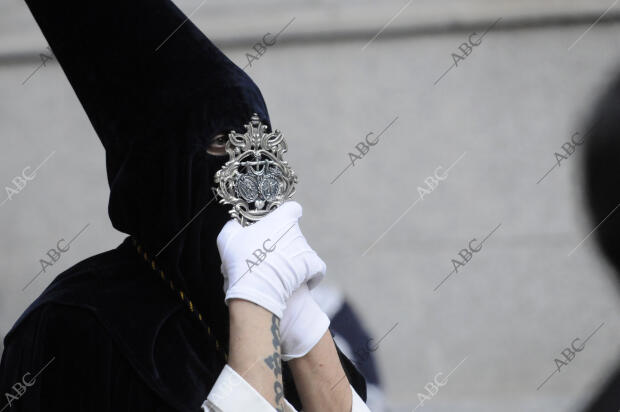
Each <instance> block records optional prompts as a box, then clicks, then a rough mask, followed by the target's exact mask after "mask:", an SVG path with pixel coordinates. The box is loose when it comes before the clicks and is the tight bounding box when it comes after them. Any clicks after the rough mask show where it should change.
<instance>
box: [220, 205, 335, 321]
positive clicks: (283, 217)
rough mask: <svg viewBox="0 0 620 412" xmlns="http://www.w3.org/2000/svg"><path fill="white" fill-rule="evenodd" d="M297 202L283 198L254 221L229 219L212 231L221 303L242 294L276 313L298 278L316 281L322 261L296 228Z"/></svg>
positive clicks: (279, 314)
mask: <svg viewBox="0 0 620 412" xmlns="http://www.w3.org/2000/svg"><path fill="white" fill-rule="evenodd" d="M301 212H302V209H301V205H300V204H299V203H297V202H292V201H291V202H286V203H284V204H282V205H280V206H279V207H278V208H277V209H276V210H274V211H273V212H271V213H269V214H268V215H267V216H265V217H264V218H262V219H261V220H259V221H258V222H256V223H254V224H252V225H250V226H246V227H242V226H241V225H240V224H239V223H238V222H237V221H236V220H234V219H232V220H230V221H228V223H226V225H224V227H223V228H222V231H221V232H220V233H219V235H218V237H217V247H218V250H219V252H220V258H221V260H222V267H221V270H222V274H223V275H224V292H225V293H226V303H228V301H229V300H230V299H235V298H236V299H244V300H248V301H250V302H254V303H256V304H257V305H260V306H262V307H264V308H265V309H267V310H268V311H270V312H271V313H273V314H274V315H276V316H277V317H279V318H282V315H283V312H284V308H285V307H286V301H287V300H288V299H289V298H290V297H291V295H292V294H293V292H294V291H295V290H297V289H298V288H299V287H300V286H301V285H302V284H304V283H308V286H309V287H310V288H313V287H314V286H316V285H317V284H318V283H319V282H320V281H321V280H322V279H323V277H324V276H325V270H326V266H325V263H324V262H323V261H322V260H321V258H319V256H318V255H317V254H316V253H315V252H314V250H312V248H310V246H309V245H308V243H307V242H306V239H305V238H304V236H303V234H302V233H301V230H300V229H299V223H298V221H299V218H300V217H301Z"/></svg>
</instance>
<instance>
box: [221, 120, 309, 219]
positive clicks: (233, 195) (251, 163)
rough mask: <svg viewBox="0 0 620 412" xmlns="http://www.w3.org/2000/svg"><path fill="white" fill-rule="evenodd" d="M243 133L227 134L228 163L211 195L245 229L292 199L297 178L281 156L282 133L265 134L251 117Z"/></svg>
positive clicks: (283, 149) (283, 144) (284, 149)
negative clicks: (230, 207) (213, 195)
mask: <svg viewBox="0 0 620 412" xmlns="http://www.w3.org/2000/svg"><path fill="white" fill-rule="evenodd" d="M245 129H246V132H245V133H244V134H239V133H236V132H234V131H232V132H230V133H229V134H228V141H227V142H226V152H227V153H228V155H229V156H230V158H229V160H228V161H227V162H226V164H224V166H222V168H221V169H220V170H218V171H217V173H216V174H215V183H216V185H217V186H216V188H215V191H216V193H217V195H218V196H219V197H220V198H221V199H220V200H219V202H220V203H222V204H228V205H232V209H231V210H230V214H231V216H232V217H234V218H235V219H237V221H238V222H239V223H240V224H241V225H242V226H248V225H250V224H252V223H254V222H256V221H257V220H259V219H260V218H261V217H263V216H265V215H266V214H267V213H269V212H270V211H272V210H273V209H275V208H277V207H278V206H279V205H281V204H282V203H284V202H285V201H286V200H288V199H290V198H292V197H293V194H294V193H295V183H297V176H296V175H295V171H294V170H293V169H291V167H290V166H289V165H288V163H287V162H286V161H285V160H284V159H283V157H282V155H283V154H284V153H286V151H287V149H288V147H287V145H286V142H285V141H284V137H283V136H282V132H280V131H279V130H276V131H274V132H271V133H268V132H267V125H264V124H262V123H261V121H260V119H259V118H258V115H257V114H256V113H254V115H253V116H252V119H251V120H250V123H248V124H246V125H245Z"/></svg>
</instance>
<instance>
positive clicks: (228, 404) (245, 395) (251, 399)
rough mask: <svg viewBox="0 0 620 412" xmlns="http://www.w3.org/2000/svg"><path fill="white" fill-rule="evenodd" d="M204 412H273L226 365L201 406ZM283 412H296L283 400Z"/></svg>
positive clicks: (259, 395)
mask: <svg viewBox="0 0 620 412" xmlns="http://www.w3.org/2000/svg"><path fill="white" fill-rule="evenodd" d="M202 410H203V411H205V412H237V411H239V412H246V411H255V412H273V411H275V408H274V407H273V406H271V404H270V403H269V402H267V400H266V399H265V398H263V397H262V396H261V394H260V393H258V392H257V391H256V389H254V388H253V387H252V385H250V384H249V383H248V382H247V381H246V380H245V379H243V377H241V375H239V374H238V373H237V372H235V370H234V369H233V368H231V367H230V366H228V365H225V366H224V369H222V373H220V376H218V377H217V380H216V381H215V385H213V388H212V389H211V392H209V395H208V396H207V400H206V401H204V403H203V404H202ZM284 412H297V411H296V410H295V409H294V408H293V407H292V406H291V404H290V403H288V402H287V401H286V399H284Z"/></svg>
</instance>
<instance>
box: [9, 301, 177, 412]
mask: <svg viewBox="0 0 620 412" xmlns="http://www.w3.org/2000/svg"><path fill="white" fill-rule="evenodd" d="M0 391H2V393H3V394H4V401H5V402H4V405H3V406H5V405H8V406H9V407H10V410H11V411H29V412H31V411H40V410H41V411H42V410H45V411H89V412H112V411H124V410H126V411H129V410H132V411H157V412H168V411H175V410H178V409H175V408H173V407H172V406H168V405H166V402H164V400H162V399H161V398H160V397H159V396H158V395H157V394H156V393H155V392H154V391H153V390H152V389H151V388H149V387H148V386H147V385H146V384H145V383H144V381H143V379H142V378H140V377H139V376H137V374H136V373H135V370H134V368H133V366H131V365H130V364H129V362H128V361H127V359H126V358H125V357H124V356H123V355H122V353H121V352H120V351H119V350H118V348H117V347H116V345H115V344H114V342H113V341H112V340H111V339H110V337H109V335H108V333H107V332H106V331H105V329H104V328H103V327H102V326H101V324H100V322H99V321H98V320H97V318H96V317H95V316H94V315H93V314H92V312H91V311H89V310H86V309H83V308H78V307H72V306H68V305H62V304H54V303H48V304H44V305H42V306H40V307H38V308H37V309H36V310H35V311H33V312H32V313H31V314H30V316H28V317H27V318H26V319H24V320H23V321H22V322H21V323H20V325H19V327H17V328H16V329H15V330H14V331H13V333H12V334H11V336H10V337H9V338H8V339H7V340H6V348H5V351H4V353H3V357H2V363H1V365H0ZM0 408H1V406H0Z"/></svg>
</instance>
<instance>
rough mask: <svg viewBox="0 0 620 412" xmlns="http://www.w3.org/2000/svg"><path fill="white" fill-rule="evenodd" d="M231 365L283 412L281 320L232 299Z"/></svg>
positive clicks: (229, 362) (254, 306)
mask: <svg viewBox="0 0 620 412" xmlns="http://www.w3.org/2000/svg"><path fill="white" fill-rule="evenodd" d="M229 313H230V350H229V359H228V364H229V366H230V367H231V368H233V369H234V370H235V371H236V372H237V373H238V374H239V375H241V376H242V377H243V378H244V379H245V380H246V381H247V382H248V383H249V384H250V385H251V386H252V387H253V388H254V389H256V391H258V393H260V394H261V396H263V397H264V398H265V399H266V400H267V401H269V403H271V405H272V406H273V407H274V408H276V410H277V411H283V410H284V409H283V406H282V405H283V400H284V389H283V386H282V368H281V361H280V329H279V328H280V321H279V319H278V318H277V317H276V316H275V315H273V314H272V313H271V312H269V311H267V310H266V309H264V308H262V307H260V306H258V305H255V304H254V303H251V302H248V301H245V300H240V299H233V300H231V301H230V304H229Z"/></svg>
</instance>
